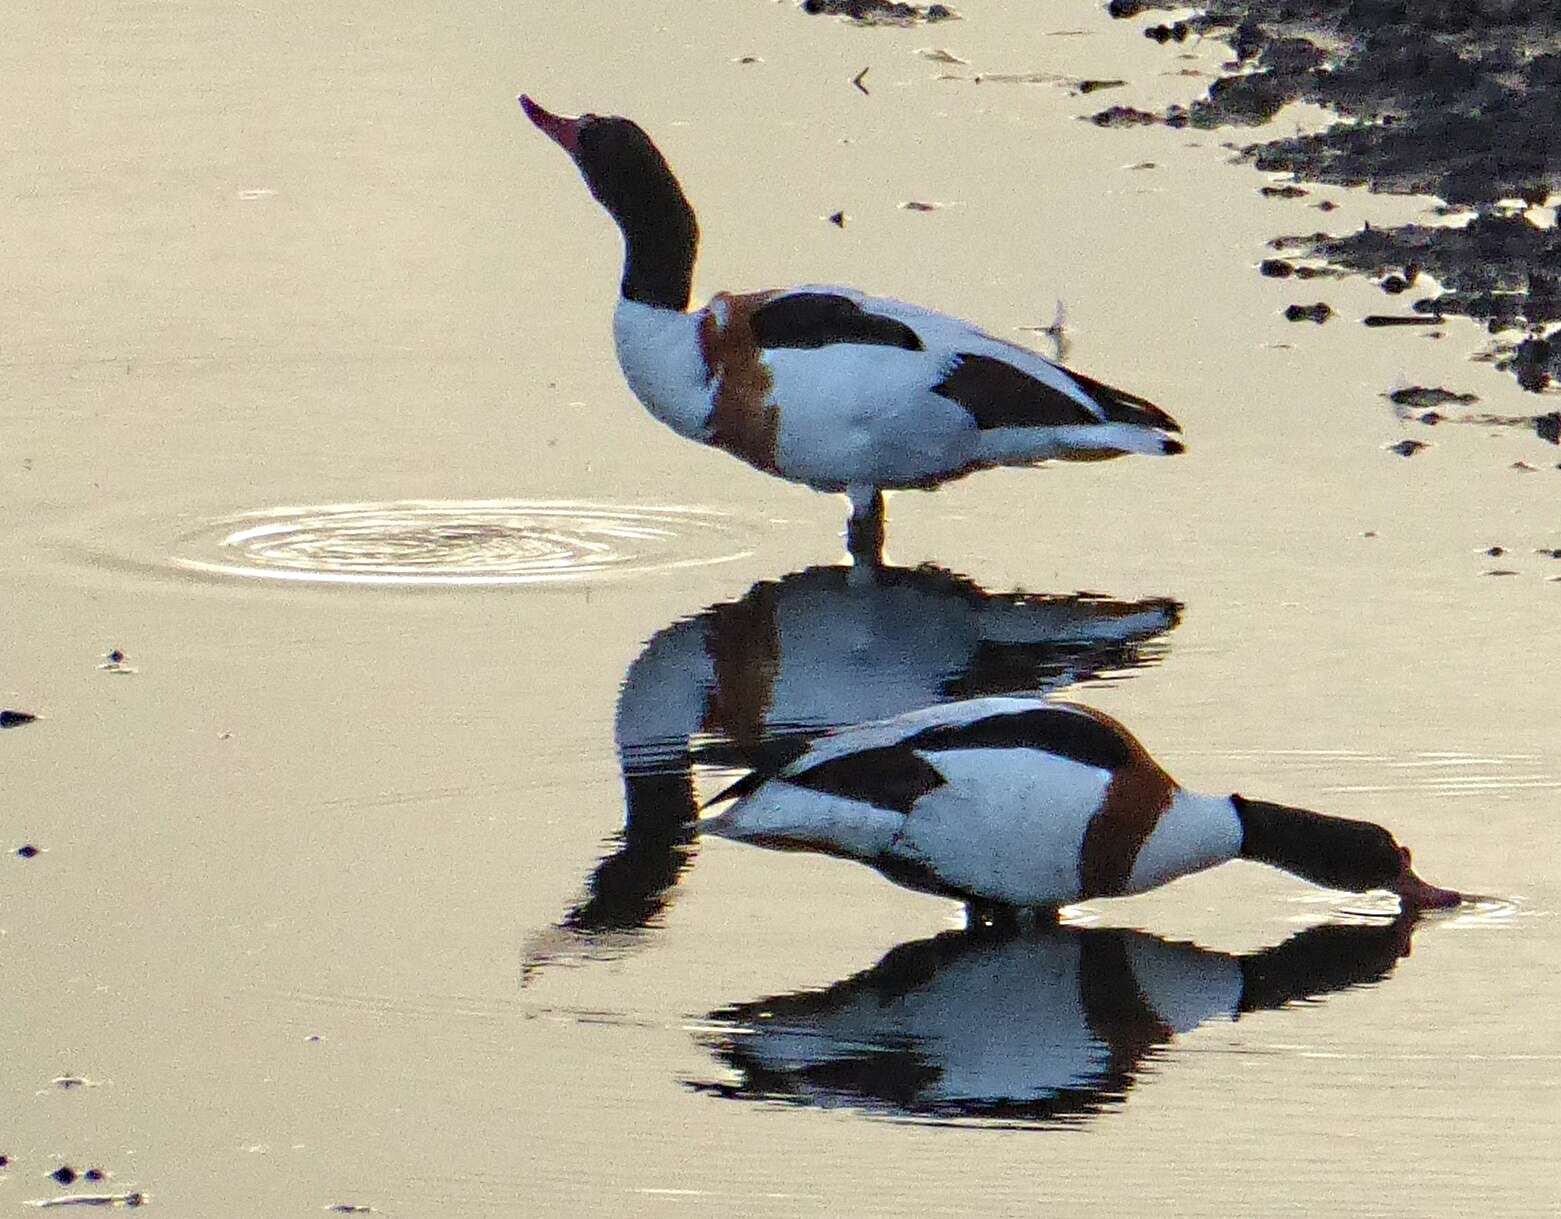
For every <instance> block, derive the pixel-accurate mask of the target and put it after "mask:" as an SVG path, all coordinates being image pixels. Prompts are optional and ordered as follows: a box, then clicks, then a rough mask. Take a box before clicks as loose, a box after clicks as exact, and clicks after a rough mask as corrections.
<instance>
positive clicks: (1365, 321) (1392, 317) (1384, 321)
mask: <svg viewBox="0 0 1561 1219" xmlns="http://www.w3.org/2000/svg"><path fill="white" fill-rule="evenodd" d="M1415 303H1416V304H1419V303H1420V302H1419V301H1416V302H1415ZM1446 320H1447V319H1446V318H1444V317H1443V316H1442V315H1441V314H1440V313H1431V314H1417V315H1411V316H1405V315H1399V314H1392V313H1368V314H1367V315H1366V316H1365V317H1363V318H1361V319H1360V324H1361V325H1362V326H1370V327H1372V328H1373V329H1377V330H1381V329H1384V328H1385V327H1389V326H1440V325H1441V324H1442V323H1443V322H1445V321H1446Z"/></svg>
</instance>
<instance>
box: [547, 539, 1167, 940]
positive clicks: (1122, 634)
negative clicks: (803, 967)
mask: <svg viewBox="0 0 1561 1219" xmlns="http://www.w3.org/2000/svg"><path fill="white" fill-rule="evenodd" d="M853 570H854V569H852V568H850V567H839V566H837V567H811V568H808V569H807V570H805V571H798V572H792V573H791V574H789V575H787V576H785V577H783V578H782V579H780V580H761V581H759V582H758V583H757V584H755V585H754V586H753V587H752V588H750V589H749V590H748V591H747V592H746V593H744V594H743V596H742V597H741V598H739V599H738V600H735V601H722V602H718V603H717V604H715V605H712V606H710V607H709V608H707V609H705V610H703V611H701V612H700V613H698V614H695V615H693V616H692V617H689V618H684V619H681V620H679V621H677V622H674V623H672V624H671V625H670V626H668V627H666V628H665V629H664V630H661V631H658V632H657V633H656V634H655V635H654V636H652V637H651V639H650V641H649V642H647V643H646V645H645V647H644V649H643V650H642V651H641V652H640V654H639V656H638V657H637V658H636V659H635V660H634V663H633V664H631V665H630V666H629V671H628V672H627V673H626V674H625V675H624V679H623V689H622V692H621V693H620V695H619V698H618V711H617V722H616V735H617V740H618V753H619V762H620V765H621V767H622V771H623V786H624V802H625V815H624V826H623V831H622V834H621V836H619V837H618V838H617V839H615V843H614V849H613V851H612V853H611V854H609V855H608V856H607V857H606V858H605V859H603V860H602V861H601V862H600V863H599V864H598V865H597V866H596V868H595V869H594V870H593V871H592V873H591V876H590V878H589V879H588V881H587V882H586V887H587V894H586V896H585V897H584V898H583V899H582V900H581V901H580V902H579V903H578V904H576V905H575V906H574V907H573V908H572V909H571V910H570V911H569V912H568V913H567V914H566V915H565V917H564V919H563V920H562V923H561V924H560V928H559V929H557V930H556V931H555V932H550V933H548V935H547V936H546V937H545V939H546V943H545V944H541V945H538V946H537V947H536V951H535V955H536V956H538V957H539V958H540V957H546V956H549V955H552V956H559V955H566V954H570V953H574V952H577V951H579V950H581V949H582V948H585V949H594V948H595V947H598V946H599V947H613V946H616V945H619V944H621V942H622V941H621V938H620V937H621V936H623V935H625V934H628V935H633V934H634V933H636V932H638V931H640V930H641V929H643V928H644V927H646V926H647V925H648V924H650V923H651V922H653V921H654V920H655V919H656V918H657V917H658V916H659V915H660V913H661V911H662V910H663V909H664V907H665V906H666V904H667V902H668V900H669V899H670V896H671V892H672V890H673V887H674V885H675V884H676V883H677V880H678V877H679V875H680V874H681V873H682V871H683V869H684V868H685V867H686V866H687V864H688V861H689V859H690V858H691V857H692V853H693V850H694V845H693V839H694V825H695V822H696V820H697V818H698V797H697V796H696V794H695V790H694V768H695V766H696V765H698V764H701V763H703V764H717V765H741V766H763V765H766V764H767V763H768V762H774V763H776V764H779V762H781V761H784V760H789V759H790V758H793V757H795V756H796V755H797V754H798V753H799V752H800V751H801V749H802V748H804V741H805V739H806V738H808V737H812V736H816V735H817V734H818V733H819V732H822V731H824V730H825V729H828V728H833V727H836V726H838V725H840V724H846V723H856V722H858V721H860V720H864V719H876V718H879V717H882V716H886V715H894V714H896V713H898V712H901V711H905V710H907V709H909V708H912V707H923V706H926V705H928V704H930V703H936V702H941V701H947V700H948V699H951V698H959V697H965V696H969V695H971V694H993V693H1007V692H1009V691H1012V690H1019V689H1026V690H1034V689H1052V688H1056V687H1058V686H1061V685H1064V684H1067V683H1069V682H1072V681H1077V680H1083V679H1086V678H1091V677H1096V676H1098V675H1100V674H1102V673H1108V672H1115V673H1121V672H1124V671H1127V670H1131V669H1133V668H1136V667H1138V666H1140V665H1144V664H1148V663H1152V661H1153V659H1154V656H1155V653H1153V652H1152V651H1149V650H1147V646H1146V645H1149V644H1150V642H1151V641H1152V640H1154V639H1156V638H1157V637H1158V636H1160V635H1161V634H1162V633H1163V632H1165V631H1168V630H1170V629H1171V628H1172V627H1174V626H1175V625H1176V623H1177V620H1178V617H1179V615H1180V611H1181V606H1180V605H1179V604H1178V603H1177V602H1176V601H1173V600H1171V599H1170V598H1168V597H1150V598H1146V599H1145V600H1142V601H1118V600H1115V599H1113V598H1110V597H1102V596H1096V595H1093V594H1078V595H1073V596H1056V595H1039V594H1030V593H990V592H987V591H986V590H985V589H983V588H982V587H981V586H980V585H978V584H976V583H975V582H974V581H972V580H969V579H966V578H965V577H964V576H960V575H956V574H954V573H953V572H948V571H942V570H940V569H938V568H935V567H916V568H903V567H877V568H873V569H872V571H871V579H869V580H865V581H864V580H856V579H853V578H852V576H853ZM855 570H857V571H859V570H860V569H855Z"/></svg>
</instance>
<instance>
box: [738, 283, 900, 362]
mask: <svg viewBox="0 0 1561 1219" xmlns="http://www.w3.org/2000/svg"><path fill="white" fill-rule="evenodd" d="M753 337H754V342H755V343H757V344H758V345H759V347H761V348H763V349H772V348H776V347H796V348H814V347H829V346H831V345H832V344H835V343H861V344H864V345H866V346H870V347H900V348H903V349H904V350H906V351H921V350H922V342H921V339H920V338H919V337H918V336H917V334H916V332H915V331H914V330H912V329H911V328H910V327H909V326H907V325H906V324H905V323H904V322H899V321H896V320H895V319H894V318H892V317H881V316H879V315H878V314H876V313H868V312H867V311H866V310H865V309H863V308H862V307H861V306H860V305H858V304H857V303H856V302H855V301H853V300H851V299H850V298H849V297H845V296H837V295H835V294H834V293H832V292H789V293H787V294H786V295H785V296H777V297H776V298H775V299H774V300H772V301H768V302H766V303H765V304H763V305H760V306H759V307H758V308H757V309H755V310H754V312H753Z"/></svg>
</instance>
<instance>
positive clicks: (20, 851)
mask: <svg viewBox="0 0 1561 1219" xmlns="http://www.w3.org/2000/svg"><path fill="white" fill-rule="evenodd" d="M41 851H42V848H40V847H35V846H34V845H33V844H32V843H30V842H24V843H22V845H21V846H19V847H17V848H16V853H17V855H18V856H20V857H21V858H22V859H35V858H36V857H37V856H38V855H39V854H40V853H41Z"/></svg>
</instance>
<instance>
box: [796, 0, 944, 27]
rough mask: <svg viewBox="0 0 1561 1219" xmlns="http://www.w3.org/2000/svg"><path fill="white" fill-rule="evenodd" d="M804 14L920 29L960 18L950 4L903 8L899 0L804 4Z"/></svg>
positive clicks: (828, 0)
mask: <svg viewBox="0 0 1561 1219" xmlns="http://www.w3.org/2000/svg"><path fill="white" fill-rule="evenodd" d="M802 11H803V12H804V13H817V14H820V15H823V16H826V17H846V18H849V19H850V20H852V21H854V22H856V23H857V24H858V25H916V24H917V23H918V22H923V21H925V22H928V23H931V22H934V21H954V20H956V19H958V17H959V14H958V13H956V12H955V11H954V10H953V9H951V8H950V7H949V6H948V5H946V4H926V5H923V4H901V3H897V2H896V0H802Z"/></svg>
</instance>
